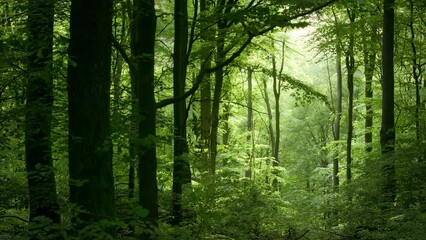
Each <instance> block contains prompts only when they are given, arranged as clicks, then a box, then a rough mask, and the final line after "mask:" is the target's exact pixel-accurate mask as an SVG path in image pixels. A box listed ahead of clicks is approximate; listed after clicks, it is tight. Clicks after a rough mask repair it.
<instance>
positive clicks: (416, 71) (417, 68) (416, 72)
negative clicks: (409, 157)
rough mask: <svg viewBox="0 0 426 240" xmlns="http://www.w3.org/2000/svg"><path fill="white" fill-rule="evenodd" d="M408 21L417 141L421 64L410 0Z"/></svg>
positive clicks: (418, 139) (420, 107) (419, 136)
mask: <svg viewBox="0 0 426 240" xmlns="http://www.w3.org/2000/svg"><path fill="white" fill-rule="evenodd" d="M409 2H410V23H409V24H408V26H409V28H410V34H411V42H410V45H411V51H412V60H411V61H412V74H413V79H414V84H415V86H416V114H415V118H416V139H417V141H420V140H422V139H421V136H422V134H421V127H420V126H421V124H420V122H421V120H420V112H421V110H422V103H421V96H420V94H421V93H420V92H421V88H422V86H421V79H420V78H421V75H420V74H421V72H422V71H421V64H420V63H419V62H418V61H419V57H418V54H417V48H416V34H415V30H414V1H413V0H410V1H409Z"/></svg>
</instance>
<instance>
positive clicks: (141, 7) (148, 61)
mask: <svg viewBox="0 0 426 240" xmlns="http://www.w3.org/2000/svg"><path fill="white" fill-rule="evenodd" d="M155 30H156V16H155V4H154V0H135V1H133V21H132V27H131V50H132V56H133V59H134V60H135V62H134V63H135V65H134V66H135V69H134V73H133V74H132V75H133V77H134V78H135V80H134V81H135V83H136V93H137V94H136V98H137V104H136V105H137V109H138V110H137V115H138V116H137V120H138V122H139V123H138V132H139V134H138V140H137V144H136V149H137V155H138V178H139V179H138V184H139V204H140V205H141V206H142V207H143V208H144V209H147V210H148V216H147V217H145V218H144V219H143V221H144V222H145V224H146V228H147V229H146V231H144V232H143V234H142V238H143V239H155V236H153V235H152V234H150V232H151V231H152V228H155V227H156V226H157V225H158V192H157V191H158V190H157V154H156V145H155V142H156V102H155V96H154V53H155V52H154V47H155Z"/></svg>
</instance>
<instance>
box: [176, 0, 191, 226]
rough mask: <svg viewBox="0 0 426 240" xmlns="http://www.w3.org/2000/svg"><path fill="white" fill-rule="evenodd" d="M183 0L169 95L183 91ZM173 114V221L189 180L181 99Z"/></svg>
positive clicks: (178, 11)
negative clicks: (171, 86) (171, 92)
mask: <svg viewBox="0 0 426 240" xmlns="http://www.w3.org/2000/svg"><path fill="white" fill-rule="evenodd" d="M187 8H188V7H187V0H183V1H179V0H175V8H174V11H175V43H174V54H173V62H174V68H173V96H174V97H179V96H182V95H183V94H184V92H185V80H186V68H187V62H186V61H187V60H186V59H187V56H186V54H187V53H186V51H187V45H188V9H187ZM173 116H174V162H173V224H174V225H179V224H180V223H181V222H182V220H183V217H182V203H181V195H182V186H183V185H184V184H187V183H190V181H191V179H190V174H189V179H188V177H187V175H188V174H186V173H187V172H189V161H188V159H187V157H188V156H187V154H188V147H187V142H186V104H185V100H181V101H176V102H174V103H173Z"/></svg>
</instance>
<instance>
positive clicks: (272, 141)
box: [262, 78, 275, 155]
mask: <svg viewBox="0 0 426 240" xmlns="http://www.w3.org/2000/svg"><path fill="white" fill-rule="evenodd" d="M262 84H263V89H262V91H263V93H262V97H263V100H264V101H265V104H266V111H267V112H268V135H269V143H270V146H271V153H272V155H273V154H274V152H275V133H274V128H273V126H272V108H271V104H270V103H269V94H268V86H267V84H266V78H263V79H262Z"/></svg>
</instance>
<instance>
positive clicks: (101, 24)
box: [68, 0, 114, 233]
mask: <svg viewBox="0 0 426 240" xmlns="http://www.w3.org/2000/svg"><path fill="white" fill-rule="evenodd" d="M111 13H112V1H108V0H94V1H89V2H88V1H82V0H73V1H72V3H71V20H70V43H69V58H70V60H69V63H68V102H69V103H68V104H69V106H68V114H69V171H70V201H71V202H72V203H74V204H76V205H77V206H79V207H81V208H82V209H84V210H86V211H87V212H85V213H82V214H80V215H79V216H78V217H79V218H80V219H79V220H82V222H80V221H79V222H78V224H77V229H82V228H83V227H85V226H87V224H90V223H94V222H96V221H99V220H101V219H109V220H112V218H113V217H114V181H113V172H112V143H111V134H110V84H111V83H110V82H111V71H110V70H111V36H112V16H111ZM75 220H77V219H75ZM76 223H77V222H76ZM109 232H110V233H114V230H113V229H112V228H111V229H109Z"/></svg>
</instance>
